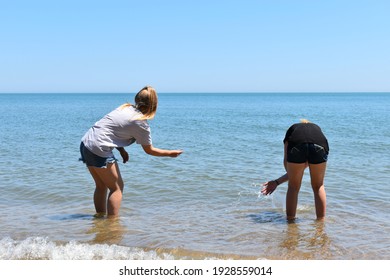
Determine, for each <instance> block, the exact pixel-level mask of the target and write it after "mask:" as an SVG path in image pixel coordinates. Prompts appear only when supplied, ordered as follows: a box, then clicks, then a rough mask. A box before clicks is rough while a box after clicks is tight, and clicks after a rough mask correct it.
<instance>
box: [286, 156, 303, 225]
mask: <svg viewBox="0 0 390 280" xmlns="http://www.w3.org/2000/svg"><path fill="white" fill-rule="evenodd" d="M286 167H287V175H288V189H287V195H286V214H287V220H294V219H295V215H296V212H297V205H298V193H299V189H300V188H301V183H302V177H303V172H304V171H305V168H306V163H291V162H287V166H286Z"/></svg>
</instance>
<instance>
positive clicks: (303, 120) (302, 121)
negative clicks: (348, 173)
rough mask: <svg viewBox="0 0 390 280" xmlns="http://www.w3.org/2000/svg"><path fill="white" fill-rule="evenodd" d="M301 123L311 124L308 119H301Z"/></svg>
mask: <svg viewBox="0 0 390 280" xmlns="http://www.w3.org/2000/svg"><path fill="white" fill-rule="evenodd" d="M301 123H310V121H309V120H307V119H301Z"/></svg>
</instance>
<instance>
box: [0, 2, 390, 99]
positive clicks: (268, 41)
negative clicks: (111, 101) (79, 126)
mask: <svg viewBox="0 0 390 280" xmlns="http://www.w3.org/2000/svg"><path fill="white" fill-rule="evenodd" d="M389 15H390V1H387V0H353V1H352V0H351V1H350V0H257V1H256V0H253V1H252V0H237V1H230V0H224V1H218V0H214V1H213V0H196V1H195V0H194V1H190V0H188V1H184V0H182V1H174V0H160V1H158V0H155V1H152V0H143V1H140V0H137V1H132V0H127V1H124V0H111V1H107V0H105V1H100V0H93V1H89V0H85V1H84V0H66V1H65V0H62V1H60V0H57V1H55V0H50V1H43V0H34V1H31V0H24V1H23V0H12V1H9V0H0V93H30V92H31V93H84V92H88V93H89V92H91V93H100V92H101V93H127V92H136V91H138V90H139V89H140V88H142V87H143V86H144V85H151V86H153V87H155V88H156V90H157V91H158V92H390V16H389Z"/></svg>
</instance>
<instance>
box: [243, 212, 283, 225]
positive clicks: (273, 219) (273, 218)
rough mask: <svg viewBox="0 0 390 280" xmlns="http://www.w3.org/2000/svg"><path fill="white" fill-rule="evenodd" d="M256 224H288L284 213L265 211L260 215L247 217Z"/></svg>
mask: <svg viewBox="0 0 390 280" xmlns="http://www.w3.org/2000/svg"><path fill="white" fill-rule="evenodd" d="M247 217H248V218H250V219H251V220H252V221H253V222H254V223H258V224H265V223H277V224H280V223H286V216H285V215H284V214H282V213H278V212H272V211H265V212H261V213H258V214H250V215H247Z"/></svg>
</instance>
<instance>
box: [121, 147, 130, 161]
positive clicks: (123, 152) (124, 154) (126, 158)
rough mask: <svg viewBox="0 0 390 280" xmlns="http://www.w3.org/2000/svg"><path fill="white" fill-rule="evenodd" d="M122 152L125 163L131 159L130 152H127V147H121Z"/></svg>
mask: <svg viewBox="0 0 390 280" xmlns="http://www.w3.org/2000/svg"><path fill="white" fill-rule="evenodd" d="M120 154H121V156H122V159H123V163H126V162H128V161H129V154H128V153H127V152H126V150H125V149H121V150H120Z"/></svg>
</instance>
